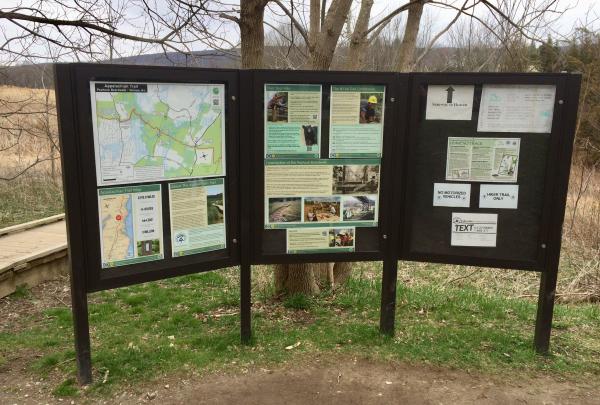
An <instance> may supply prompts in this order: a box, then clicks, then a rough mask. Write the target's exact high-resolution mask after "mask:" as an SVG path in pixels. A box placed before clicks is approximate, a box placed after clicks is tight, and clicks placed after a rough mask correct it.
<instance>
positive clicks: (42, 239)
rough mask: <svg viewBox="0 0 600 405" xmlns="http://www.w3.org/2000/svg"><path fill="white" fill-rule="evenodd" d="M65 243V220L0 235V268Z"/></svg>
mask: <svg viewBox="0 0 600 405" xmlns="http://www.w3.org/2000/svg"><path fill="white" fill-rule="evenodd" d="M66 243H67V233H66V228H65V221H58V222H53V223H50V224H46V225H42V226H38V227H35V228H30V229H26V230H24V231H22V232H17V233H9V234H7V235H4V236H0V269H2V268H5V267H7V266H10V265H11V264H12V263H17V262H22V261H23V260H24V259H26V258H27V257H28V256H35V255H36V254H37V253H39V252H40V251H45V250H49V249H51V248H55V247H56V246H58V245H61V244H64V245H65V247H66Z"/></svg>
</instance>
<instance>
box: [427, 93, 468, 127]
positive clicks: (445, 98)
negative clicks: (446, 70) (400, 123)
mask: <svg viewBox="0 0 600 405" xmlns="http://www.w3.org/2000/svg"><path fill="white" fill-rule="evenodd" d="M474 93H475V86H455V85H429V86H428V87H427V110H426V112H425V119H427V120H451V121H470V120H471V117H472V115H473V94H474Z"/></svg>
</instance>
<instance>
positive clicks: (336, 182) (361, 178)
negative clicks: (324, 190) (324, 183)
mask: <svg viewBox="0 0 600 405" xmlns="http://www.w3.org/2000/svg"><path fill="white" fill-rule="evenodd" d="M378 190H379V166H378V165H343V166H341V165H340V166H333V194H377V193H378Z"/></svg>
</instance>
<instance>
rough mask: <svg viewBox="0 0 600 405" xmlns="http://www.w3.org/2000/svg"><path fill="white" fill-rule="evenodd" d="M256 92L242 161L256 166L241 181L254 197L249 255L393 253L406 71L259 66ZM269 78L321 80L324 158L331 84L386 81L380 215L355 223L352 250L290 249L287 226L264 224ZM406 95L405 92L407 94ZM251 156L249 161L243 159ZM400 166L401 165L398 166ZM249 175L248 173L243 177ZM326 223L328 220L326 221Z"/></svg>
mask: <svg viewBox="0 0 600 405" xmlns="http://www.w3.org/2000/svg"><path fill="white" fill-rule="evenodd" d="M252 80H253V83H252V94H251V95H249V96H248V100H247V103H248V104H245V107H247V111H249V112H251V114H252V115H251V117H248V119H249V120H250V119H251V120H252V129H253V130H252V131H249V133H248V134H247V138H245V136H246V135H245V136H243V137H242V147H241V149H242V151H243V153H242V166H243V167H252V170H248V171H247V172H246V173H242V176H243V178H244V180H243V183H248V185H249V190H250V192H251V198H250V199H249V201H248V204H250V205H251V209H249V212H248V215H249V217H250V218H249V220H250V224H249V228H250V230H249V234H248V236H247V237H246V238H245V239H249V243H250V244H251V246H250V251H251V261H252V263H254V264H261V263H301V262H307V261H311V262H327V261H360V260H382V259H383V258H384V256H385V255H387V254H388V253H389V247H390V246H392V243H393V240H392V239H393V238H394V234H395V232H394V231H393V222H394V221H395V220H397V216H396V215H397V213H398V212H397V211H398V210H394V207H393V198H394V189H393V181H394V176H393V175H392V173H394V172H395V170H396V166H397V165H398V163H399V161H400V159H398V158H397V156H396V153H395V152H396V151H398V148H402V144H401V142H399V139H400V137H401V136H403V135H404V134H403V133H402V132H401V131H398V125H400V123H401V122H402V119H401V118H399V117H401V116H403V114H405V111H406V96H405V95H406V93H407V91H408V75H398V74H394V73H376V72H369V73H368V74H365V73H357V72H310V71H268V70H259V71H255V72H253V75H252ZM265 84H320V85H322V92H323V93H322V101H321V103H322V104H321V105H322V110H321V131H322V132H321V150H320V154H321V159H326V158H327V157H328V156H327V154H328V150H329V113H330V110H329V96H330V86H331V85H341V84H348V85H371V84H376V85H384V86H385V89H386V90H385V91H386V103H385V114H384V130H383V131H384V132H383V156H382V158H381V167H380V189H379V204H380V206H379V221H378V226H377V227H357V228H356V246H355V251H354V252H345V253H311V254H287V253H286V230H285V229H265V226H264V220H265V218H264V216H265V214H264V212H265V210H264V189H265V184H264V165H265V162H264V149H263V148H264V133H265V132H264V131H265V124H264V86H265ZM403 95H404V96H403ZM245 158H246V159H248V161H247V162H245V161H244V159H245ZM399 170H400V169H399ZM244 176H245V177H244ZM325 225H326V223H325Z"/></svg>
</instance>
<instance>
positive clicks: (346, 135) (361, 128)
mask: <svg viewBox="0 0 600 405" xmlns="http://www.w3.org/2000/svg"><path fill="white" fill-rule="evenodd" d="M384 110H385V86H378V85H332V86H331V108H330V118H329V157H330V158H343V157H347V158H373V157H375V158H379V157H381V152H382V142H383V119H384V117H383V115H384V114H383V113H384Z"/></svg>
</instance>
